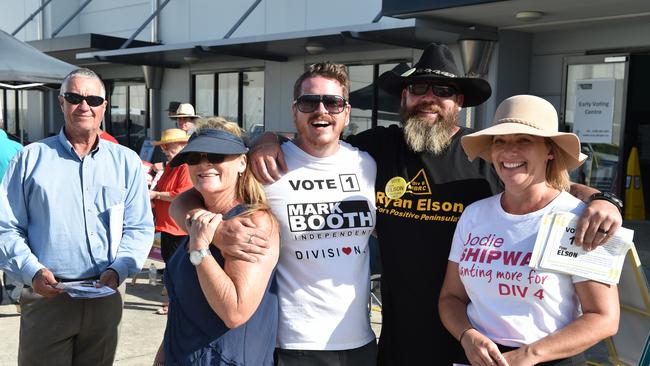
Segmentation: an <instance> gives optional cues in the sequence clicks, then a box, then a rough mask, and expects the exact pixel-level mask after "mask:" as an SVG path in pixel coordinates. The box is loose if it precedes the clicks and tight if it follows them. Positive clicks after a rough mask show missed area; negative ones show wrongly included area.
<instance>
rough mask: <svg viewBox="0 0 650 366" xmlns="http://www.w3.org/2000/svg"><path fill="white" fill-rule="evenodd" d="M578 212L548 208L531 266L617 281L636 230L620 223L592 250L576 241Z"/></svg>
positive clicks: (608, 281)
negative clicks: (553, 210)
mask: <svg viewBox="0 0 650 366" xmlns="http://www.w3.org/2000/svg"><path fill="white" fill-rule="evenodd" d="M577 222H578V216H576V215H575V214H573V213H571V212H563V211H560V212H549V213H547V214H545V215H544V217H543V218H542V224H541V225H540V228H539V232H538V233H537V239H536V241H535V248H534V249H533V253H532V256H531V258H530V264H529V265H530V266H531V267H533V268H535V269H541V270H547V271H556V272H562V273H567V274H570V275H576V276H580V277H584V278H588V279H590V280H594V281H598V282H603V283H608V284H617V283H618V281H619V278H620V276H621V269H622V268H623V262H624V261H625V254H626V253H627V251H628V250H629V249H630V248H631V247H632V246H634V243H633V242H632V239H633V237H634V231H633V230H630V229H626V228H623V227H621V228H620V229H618V231H616V233H615V234H614V235H613V236H612V237H611V238H610V239H609V240H608V241H607V243H605V244H603V245H600V246H598V247H597V248H596V249H594V250H592V251H591V252H587V251H585V250H584V249H582V247H579V246H577V245H576V244H575V243H574V240H575V229H576V225H577Z"/></svg>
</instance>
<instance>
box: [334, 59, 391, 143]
mask: <svg viewBox="0 0 650 366" xmlns="http://www.w3.org/2000/svg"><path fill="white" fill-rule="evenodd" d="M395 66H397V64H394V63H390V64H375V65H354V66H348V74H349V77H350V105H351V106H352V111H351V113H350V124H349V125H348V127H347V128H346V129H345V130H344V131H343V137H347V136H349V135H351V134H355V133H359V132H361V131H365V130H367V129H369V128H372V127H373V126H388V125H391V124H399V103H400V99H399V97H397V96H394V95H390V94H388V93H386V92H384V91H383V90H382V89H380V88H378V87H376V86H375V83H374V82H375V81H376V78H377V77H378V76H379V75H381V74H382V73H384V72H386V71H388V70H391V69H393V68H394V67H395Z"/></svg>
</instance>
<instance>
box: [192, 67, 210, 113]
mask: <svg viewBox="0 0 650 366" xmlns="http://www.w3.org/2000/svg"><path fill="white" fill-rule="evenodd" d="M195 82H196V92H195V94H194V95H195V96H196V101H195V103H196V105H195V106H194V107H195V108H196V114H198V115H199V116H204V117H209V116H214V74H199V75H196V78H195Z"/></svg>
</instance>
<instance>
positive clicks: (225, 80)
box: [197, 72, 239, 122]
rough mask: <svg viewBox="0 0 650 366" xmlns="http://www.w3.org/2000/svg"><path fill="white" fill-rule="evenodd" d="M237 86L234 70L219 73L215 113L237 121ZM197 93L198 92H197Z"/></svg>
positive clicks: (237, 80) (236, 75)
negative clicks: (217, 99)
mask: <svg viewBox="0 0 650 366" xmlns="http://www.w3.org/2000/svg"><path fill="white" fill-rule="evenodd" d="M238 88H239V74H238V73H236V72H232V73H227V74H219V86H218V90H219V92H218V93H217V95H218V96H219V104H218V109H217V114H219V115H220V116H221V117H223V118H225V119H227V120H229V121H237V122H239V118H238V117H239V116H238V113H237V106H238V103H239V100H238V98H237V94H238ZM197 95H198V94H197Z"/></svg>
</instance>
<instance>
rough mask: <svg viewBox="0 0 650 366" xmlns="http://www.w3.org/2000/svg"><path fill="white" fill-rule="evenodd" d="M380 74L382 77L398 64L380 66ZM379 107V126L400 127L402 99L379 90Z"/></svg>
mask: <svg viewBox="0 0 650 366" xmlns="http://www.w3.org/2000/svg"><path fill="white" fill-rule="evenodd" d="M378 66H379V72H378V73H377V75H381V74H383V73H384V72H386V71H388V70H392V69H393V68H394V67H395V66H397V64H380V65H378ZM378 90H379V106H378V108H377V126H390V125H399V123H400V122H399V120H400V117H399V106H400V97H397V96H394V95H391V94H388V93H386V92H385V91H383V90H382V89H379V88H378Z"/></svg>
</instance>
